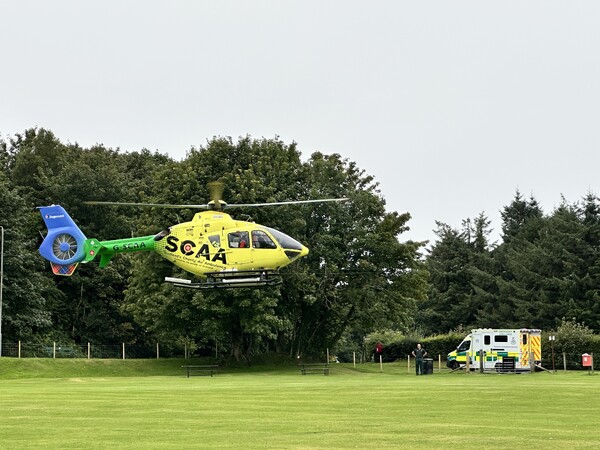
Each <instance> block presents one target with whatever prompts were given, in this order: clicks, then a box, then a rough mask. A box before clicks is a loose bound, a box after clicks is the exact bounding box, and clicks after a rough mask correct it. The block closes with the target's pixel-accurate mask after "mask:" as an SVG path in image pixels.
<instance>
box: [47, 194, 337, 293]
mask: <svg viewBox="0 0 600 450" xmlns="http://www.w3.org/2000/svg"><path fill="white" fill-rule="evenodd" d="M211 190H212V191H214V190H215V189H214V187H213V188H211ZM216 190H217V194H216V195H213V199H212V200H211V201H210V202H209V203H207V204H203V205H169V204H152V203H120V202H100V201H95V202H86V203H87V204H91V205H119V206H144V207H162V208H197V209H205V210H206V211H201V212H198V213H196V214H195V215H194V218H193V219H192V220H191V221H189V222H184V223H180V224H178V225H173V226H171V227H169V228H167V229H165V230H163V231H161V232H160V233H158V234H156V235H150V236H142V237H135V238H125V239H116V240H110V241H99V240H98V239H93V238H92V239H88V238H86V237H85V235H84V234H83V232H82V231H81V230H80V229H79V228H78V227H77V225H76V224H75V222H74V221H73V220H72V219H71V217H70V216H69V215H68V213H67V212H66V211H65V210H64V208H63V207H61V206H59V205H51V206H43V207H39V209H40V212H41V214H42V217H43V218H44V222H45V224H46V227H47V228H48V234H47V236H46V238H45V239H44V241H43V242H42V244H41V246H40V249H39V251H40V254H41V255H42V256H43V257H44V258H46V259H47V260H49V261H50V265H51V267H52V271H53V273H54V274H55V275H66V276H70V275H72V274H73V272H74V271H75V269H76V268H77V264H79V263H80V262H81V263H87V262H90V261H92V260H93V259H95V258H97V257H99V258H100V267H105V266H106V265H107V264H108V263H109V261H110V260H111V258H112V257H113V256H114V255H115V254H117V253H130V252H137V251H155V252H157V253H158V254H159V255H160V256H162V257H163V258H165V259H167V260H169V261H171V262H172V263H173V264H175V265H177V266H179V267H181V268H182V269H184V270H186V271H187V272H190V273H192V274H194V275H197V276H199V277H200V279H201V281H199V282H192V281H191V280H187V279H182V278H171V277H166V278H165V282H168V283H171V284H173V285H175V286H179V287H187V288H196V289H203V288H226V287H257V286H269V285H275V284H279V283H281V276H280V274H279V269H281V268H282V267H285V266H287V265H288V264H290V263H292V262H294V261H296V260H297V259H299V258H301V257H303V256H306V255H307V254H308V248H306V247H305V246H304V245H302V244H301V243H300V242H298V241H296V240H295V239H293V238H291V237H290V236H288V235H286V234H284V233H282V232H281V231H278V230H275V229H273V228H269V227H266V226H264V225H260V224H257V223H254V222H246V221H241V220H235V219H233V218H232V217H231V216H230V215H229V214H227V213H225V212H223V210H224V209H225V208H226V207H234V206H235V207H259V206H276V205H292V204H306V203H320V202H340V201H345V200H348V199H347V198H337V199H320V200H300V201H287V202H272V203H254V204H236V205H227V203H226V202H224V201H223V200H221V198H220V194H219V193H218V192H219V188H217V189H216ZM220 192H222V189H220Z"/></svg>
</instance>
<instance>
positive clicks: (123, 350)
mask: <svg viewBox="0 0 600 450" xmlns="http://www.w3.org/2000/svg"><path fill="white" fill-rule="evenodd" d="M123 359H125V342H123Z"/></svg>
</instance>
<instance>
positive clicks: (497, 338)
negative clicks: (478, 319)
mask: <svg viewBox="0 0 600 450" xmlns="http://www.w3.org/2000/svg"><path fill="white" fill-rule="evenodd" d="M494 342H508V336H507V335H505V334H504V335H500V336H494Z"/></svg>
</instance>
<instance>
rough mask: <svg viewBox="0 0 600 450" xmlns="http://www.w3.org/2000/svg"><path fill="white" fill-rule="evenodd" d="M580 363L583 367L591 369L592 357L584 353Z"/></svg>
mask: <svg viewBox="0 0 600 450" xmlns="http://www.w3.org/2000/svg"><path fill="white" fill-rule="evenodd" d="M581 363H582V365H583V367H592V355H588V354H587V353H584V354H583V355H581Z"/></svg>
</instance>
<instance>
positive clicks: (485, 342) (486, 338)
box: [483, 334, 492, 345]
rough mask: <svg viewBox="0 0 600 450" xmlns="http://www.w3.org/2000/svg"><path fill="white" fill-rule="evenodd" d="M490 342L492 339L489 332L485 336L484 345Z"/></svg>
mask: <svg viewBox="0 0 600 450" xmlns="http://www.w3.org/2000/svg"><path fill="white" fill-rule="evenodd" d="M490 342H492V340H491V339H490V335H489V334H486V335H485V336H484V337H483V345H490Z"/></svg>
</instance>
